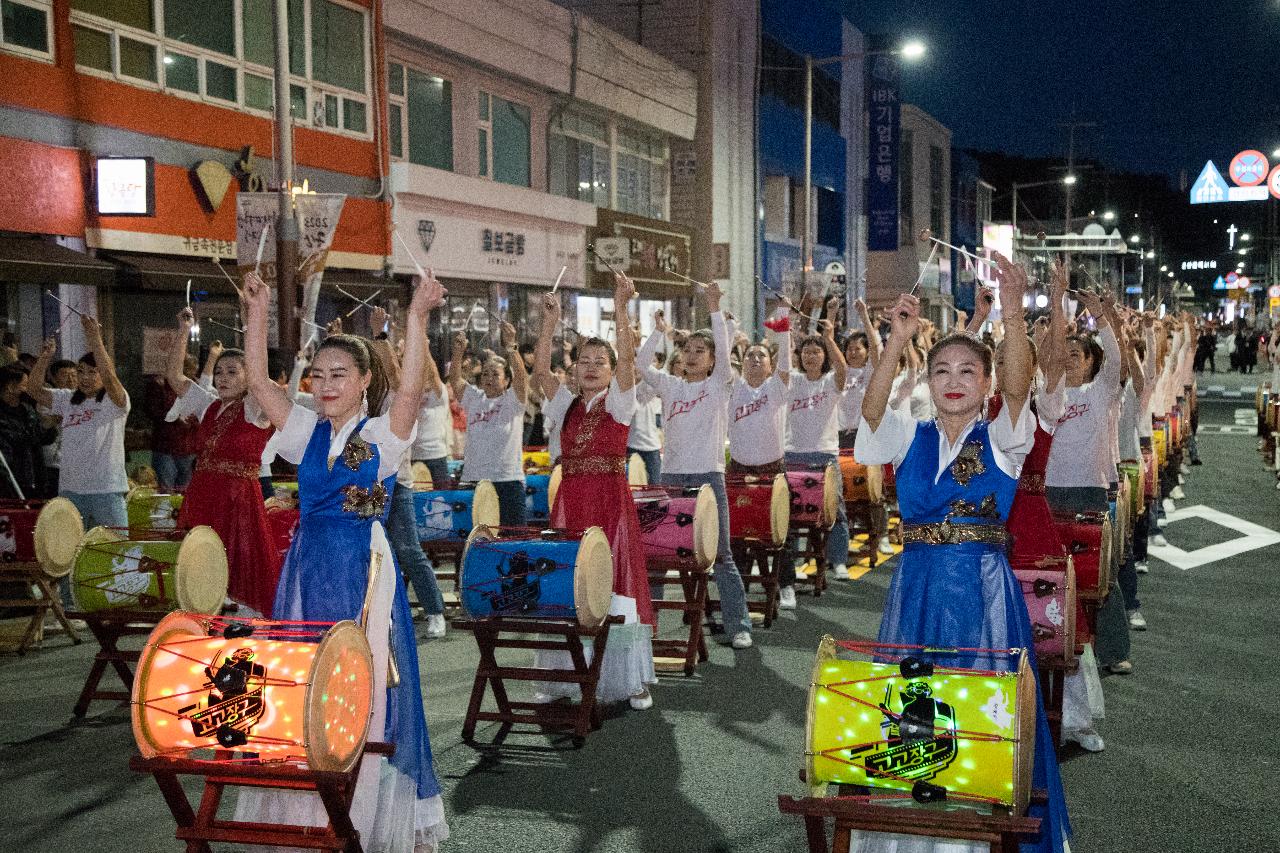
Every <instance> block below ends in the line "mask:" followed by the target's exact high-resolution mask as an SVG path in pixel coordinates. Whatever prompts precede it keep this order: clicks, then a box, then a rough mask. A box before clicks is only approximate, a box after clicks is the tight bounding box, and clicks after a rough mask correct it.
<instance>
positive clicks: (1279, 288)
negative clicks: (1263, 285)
mask: <svg viewBox="0 0 1280 853" xmlns="http://www.w3.org/2000/svg"><path fill="white" fill-rule="evenodd" d="M1267 296H1268V297H1269V298H1271V299H1280V284H1273V285H1271V287H1269V288H1267Z"/></svg>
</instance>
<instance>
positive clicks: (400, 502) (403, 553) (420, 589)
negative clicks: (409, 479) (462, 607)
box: [387, 483, 444, 616]
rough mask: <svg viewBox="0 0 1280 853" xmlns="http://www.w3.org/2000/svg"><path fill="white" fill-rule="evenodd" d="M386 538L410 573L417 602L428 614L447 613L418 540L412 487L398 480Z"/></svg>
mask: <svg viewBox="0 0 1280 853" xmlns="http://www.w3.org/2000/svg"><path fill="white" fill-rule="evenodd" d="M387 539H388V540H389V541H390V542H391V550H392V551H393V552H394V553H395V555H396V563H398V564H399V565H400V570H401V571H402V572H404V573H405V574H406V575H408V576H409V583H411V584H413V591H414V592H415V593H417V595H418V603H419V604H421V605H422V609H423V610H425V611H426V612H427V615H429V616H438V615H440V614H441V613H444V598H443V597H442V596H441V595H440V586H439V584H437V583H436V573H435V570H434V569H432V567H431V561H430V560H428V559H427V555H426V554H424V553H422V543H421V542H419V541H418V525H417V522H416V521H415V519H414V517H413V490H412V489H406V488H405V487H404V486H402V485H400V484H399V483H396V484H395V488H394V489H393V490H392V492H391V512H390V513H389V514H388V515H387Z"/></svg>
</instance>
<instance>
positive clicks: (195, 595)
mask: <svg viewBox="0 0 1280 853" xmlns="http://www.w3.org/2000/svg"><path fill="white" fill-rule="evenodd" d="M71 594H72V598H73V600H74V601H75V606H76V608H77V609H78V610H81V611H85V612H95V611H101V610H146V611H161V612H163V611H169V610H186V611H191V612H195V613H206V614H208V613H217V612H218V611H219V610H220V609H221V607H222V602H223V600H224V599H225V598H226V595H227V552H226V549H225V548H224V547H223V545H222V540H221V539H220V538H219V537H218V534H217V533H215V532H214V530H213V528H211V527H204V526H201V527H196V528H194V529H192V530H191V531H189V532H187V533H186V534H185V535H183V534H182V533H180V532H177V531H175V532H174V533H173V534H163V533H160V534H157V533H152V534H149V535H148V536H147V538H133V537H130V538H126V537H124V536H121V535H120V534H119V533H117V532H116V531H114V530H111V529H108V528H106V527H95V528H93V529H92V530H90V531H89V532H88V533H86V534H85V535H84V537H83V538H82V539H81V540H80V546H79V548H77V550H76V557H75V562H74V564H73V565H72V568H71Z"/></svg>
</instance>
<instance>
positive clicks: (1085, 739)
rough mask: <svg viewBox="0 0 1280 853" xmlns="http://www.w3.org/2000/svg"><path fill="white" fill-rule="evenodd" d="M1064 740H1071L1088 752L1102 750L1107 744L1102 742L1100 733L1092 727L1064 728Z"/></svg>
mask: <svg viewBox="0 0 1280 853" xmlns="http://www.w3.org/2000/svg"><path fill="white" fill-rule="evenodd" d="M1062 739H1063V740H1064V741H1068V740H1073V741H1075V742H1076V743H1078V744H1080V746H1082V747H1084V748H1085V749H1086V750H1088V751H1089V752H1102V751H1103V750H1104V749H1106V748H1107V745H1106V744H1105V743H1103V742H1102V735H1100V734H1098V733H1097V732H1095V731H1094V730H1093V729H1092V728H1088V729H1076V730H1073V731H1072V730H1064V731H1063V732H1062Z"/></svg>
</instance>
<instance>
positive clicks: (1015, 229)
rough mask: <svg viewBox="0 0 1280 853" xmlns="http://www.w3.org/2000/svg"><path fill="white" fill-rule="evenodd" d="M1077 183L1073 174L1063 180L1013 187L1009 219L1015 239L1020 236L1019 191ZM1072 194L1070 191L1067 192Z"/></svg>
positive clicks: (1056, 179) (1034, 182) (1068, 185)
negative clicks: (1011, 208)
mask: <svg viewBox="0 0 1280 853" xmlns="http://www.w3.org/2000/svg"><path fill="white" fill-rule="evenodd" d="M1075 182H1076V176H1075V175H1072V174H1066V175H1063V176H1062V177H1061V178H1055V179H1054V180H1052V181H1032V182H1030V183H1025V184H1019V183H1014V185H1013V214H1012V216H1010V217H1009V221H1010V222H1011V224H1012V225H1013V234H1014V237H1017V235H1018V190H1025V189H1030V188H1031V187H1048V186H1052V185H1054V184H1062V185H1063V186H1065V187H1071V186H1073V185H1074V184H1075ZM1067 192H1068V193H1070V192H1071V191H1070V189H1068V190H1067Z"/></svg>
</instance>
